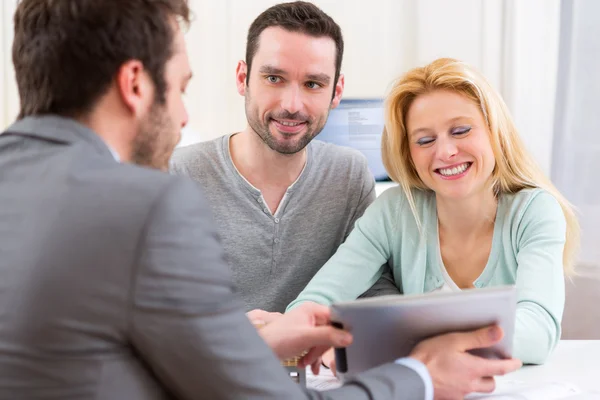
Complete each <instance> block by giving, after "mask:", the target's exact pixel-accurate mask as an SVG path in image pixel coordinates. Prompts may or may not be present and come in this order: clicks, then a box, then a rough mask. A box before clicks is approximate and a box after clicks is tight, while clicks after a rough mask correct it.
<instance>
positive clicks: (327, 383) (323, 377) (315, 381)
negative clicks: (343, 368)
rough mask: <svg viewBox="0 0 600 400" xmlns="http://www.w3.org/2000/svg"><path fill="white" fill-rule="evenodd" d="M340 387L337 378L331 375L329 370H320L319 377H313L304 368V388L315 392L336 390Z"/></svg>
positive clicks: (310, 372)
mask: <svg viewBox="0 0 600 400" xmlns="http://www.w3.org/2000/svg"><path fill="white" fill-rule="evenodd" d="M340 386H342V383H341V382H340V380H339V379H338V378H336V377H335V376H334V375H333V372H331V370H329V369H326V368H321V371H320V372H319V375H314V374H313V373H312V371H311V370H310V367H309V368H306V387H308V388H309V389H315V390H319V391H321V390H330V389H337V388H339V387H340Z"/></svg>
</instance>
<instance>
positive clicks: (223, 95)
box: [0, 0, 560, 173]
mask: <svg viewBox="0 0 600 400" xmlns="http://www.w3.org/2000/svg"><path fill="white" fill-rule="evenodd" d="M277 2H279V1H277V0H252V1H247V0H190V5H191V7H192V10H193V12H194V14H195V21H194V23H193V24H192V27H191V28H190V30H189V32H188V33H187V39H188V41H187V42H188V50H189V54H190V58H191V62H192V68H193V71H194V79H193V80H192V82H191V84H190V87H189V90H188V94H187V96H186V103H187V105H188V107H189V110H190V114H191V120H190V124H189V129H187V130H186V131H185V132H184V137H183V141H182V145H185V144H189V143H193V142H197V141H202V140H208V139H211V138H214V137H217V136H220V135H222V134H225V133H228V132H232V131H237V130H241V129H243V128H244V126H245V123H246V122H245V116H244V102H243V98H241V97H240V96H239V95H238V94H237V92H236V89H235V83H234V77H235V67H236V64H237V61H238V60H240V59H243V58H244V50H245V36H246V32H247V29H248V27H249V25H250V23H251V21H252V20H253V19H254V18H255V17H256V16H257V15H258V14H259V13H260V12H261V11H263V10H264V9H266V8H267V7H269V6H271V5H273V4H276V3H277ZM15 3H16V1H9V0H6V1H3V2H0V13H1V14H0V22H1V23H2V27H1V31H2V40H1V46H2V58H1V59H0V128H3V127H5V126H7V125H8V124H9V123H11V122H12V121H13V120H14V117H15V116H16V114H17V112H18V104H17V102H18V100H17V99H18V97H17V96H16V88H15V85H14V76H13V71H12V67H11V64H10V43H11V42H12V23H11V18H12V14H13V12H14V5H15ZM314 3H316V4H317V5H319V6H320V7H321V8H322V9H323V10H325V11H326V12H327V13H329V14H330V15H331V16H332V17H333V18H334V19H335V20H336V21H337V22H338V23H339V24H340V26H341V27H342V29H343V32H344V36H345V41H346V52H345V58H344V63H343V66H342V69H343V72H344V73H345V75H346V91H345V96H346V97H379V96H383V95H384V94H385V93H386V90H387V89H388V88H389V85H390V83H391V82H392V80H393V79H395V78H397V77H398V76H399V75H400V74H401V73H402V72H405V71H406V70H408V69H409V68H412V67H415V66H419V65H423V64H424V63H427V62H430V61H432V60H433V59H435V58H437V57H442V56H444V57H454V58H459V59H463V60H465V61H467V62H469V63H471V64H473V65H474V66H476V67H477V68H479V69H480V70H481V71H482V72H483V73H484V74H485V75H486V76H487V77H488V78H489V79H490V81H491V82H492V84H493V85H494V86H495V87H497V88H498V89H499V90H500V91H501V93H502V94H503V96H504V97H505V100H506V102H507V104H508V106H509V107H510V109H511V110H512V112H513V114H514V117H515V121H516V123H517V126H518V127H519V128H520V129H521V132H522V134H523V136H524V139H525V142H526V144H527V146H528V147H529V149H530V150H531V151H532V152H533V154H534V156H535V157H536V159H537V160H538V161H539V162H540V164H541V165H542V167H543V168H544V170H545V171H546V172H548V173H549V171H550V162H551V154H552V152H551V149H552V126H553V114H554V98H555V90H556V65H557V60H558V54H557V52H558V35H559V17H560V0H528V1H519V0H453V1H447V0H315V1H314Z"/></svg>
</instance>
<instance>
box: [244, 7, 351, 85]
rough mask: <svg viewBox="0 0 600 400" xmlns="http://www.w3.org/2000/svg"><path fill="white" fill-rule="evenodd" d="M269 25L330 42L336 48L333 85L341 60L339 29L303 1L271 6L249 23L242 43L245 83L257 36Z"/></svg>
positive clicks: (338, 72) (248, 77) (342, 46)
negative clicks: (244, 46) (324, 38)
mask: <svg viewBox="0 0 600 400" xmlns="http://www.w3.org/2000/svg"><path fill="white" fill-rule="evenodd" d="M272 26H277V27H281V28H283V29H285V30H286V31H289V32H299V33H304V34H306V35H309V36H313V37H324V36H325V37H330V38H331V39H333V41H334V42H335V48H336V54H335V79H334V80H333V84H334V85H335V84H336V83H337V81H338V78H339V76H340V70H341V68H342V57H343V56H344V38H343V37H342V30H341V29H340V26H339V25H338V24H337V23H336V22H335V21H334V20H333V19H332V18H331V17H330V16H329V15H327V14H325V13H324V12H323V11H322V10H321V9H320V8H318V7H317V6H315V5H314V4H312V3H308V2H305V1H295V2H293V3H282V4H277V5H274V6H273V7H271V8H268V9H267V10H265V11H264V12H263V13H262V14H260V15H259V16H258V17H256V19H255V20H254V22H252V25H250V29H249V30H248V38H247V41H246V64H247V65H248V76H247V78H246V83H248V80H249V79H250V69H251V68H252V59H253V58H254V55H255V54H256V51H257V50H258V46H259V37H260V34H261V33H262V32H263V31H264V30H265V29H267V28H270V27H272Z"/></svg>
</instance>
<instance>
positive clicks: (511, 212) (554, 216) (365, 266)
mask: <svg viewBox="0 0 600 400" xmlns="http://www.w3.org/2000/svg"><path fill="white" fill-rule="evenodd" d="M385 115H386V123H385V130H384V133H383V160H384V163H385V166H386V169H387V171H388V173H389V175H390V176H391V177H392V179H393V180H394V181H396V182H398V183H399V186H398V187H395V188H392V189H389V190H387V191H386V192H384V193H383V194H382V195H381V196H380V197H379V198H378V199H377V200H376V201H375V202H374V203H373V204H372V205H371V206H370V207H369V208H368V209H367V211H366V212H365V214H364V216H363V217H362V218H361V219H359V220H358V221H357V223H356V225H355V228H354V230H353V231H352V233H351V234H350V235H349V236H348V238H347V240H346V242H345V243H344V244H343V245H342V246H340V248H339V249H338V251H337V252H336V253H335V255H334V256H333V257H332V258H331V259H330V260H329V261H328V262H327V263H326V264H325V265H324V266H323V267H322V268H321V270H320V271H319V273H317V275H316V276H315V277H314V278H313V279H312V280H311V281H310V283H309V284H308V286H307V287H306V288H305V290H304V291H303V292H301V293H300V295H299V296H298V298H297V299H296V300H295V301H294V302H292V303H291V304H290V305H289V306H288V309H290V308H292V307H295V306H297V305H298V304H299V303H302V302H306V301H312V302H316V303H321V304H331V303H333V302H336V301H344V300H351V299H355V298H356V297H358V296H359V295H360V294H361V293H362V292H364V291H365V290H367V289H368V288H369V287H371V285H373V283H375V281H376V280H377V279H378V278H379V276H380V275H381V271H382V265H384V264H386V263H389V264H390V266H391V267H392V269H393V272H394V279H395V281H396V284H397V285H398V287H399V288H400V289H401V290H402V292H403V293H405V294H413V293H424V292H432V291H437V290H455V291H458V290H461V289H466V288H473V287H475V288H482V287H488V286H498V285H506V284H516V287H517V290H518V305H517V317H516V318H517V320H516V327H515V339H514V356H515V357H516V358H519V359H521V360H522V361H523V362H524V363H533V364H541V363H543V362H544V361H545V360H546V359H547V357H548V355H549V354H550V353H551V352H552V350H553V349H554V347H555V346H556V344H557V342H558V340H559V339H560V322H561V318H562V313H563V307H564V275H565V274H566V273H567V274H568V273H569V272H571V271H572V269H573V257H574V252H575V249H576V247H577V244H578V236H579V235H578V233H579V228H578V222H577V219H576V217H575V215H574V213H573V210H572V208H571V206H570V205H569V203H568V202H567V201H566V200H565V199H564V197H563V196H562V195H561V194H560V193H559V192H558V191H557V190H556V188H555V187H554V186H553V185H552V183H551V182H550V180H549V179H548V178H546V177H545V176H544V174H543V173H542V172H541V171H540V169H539V168H538V166H537V165H536V164H535V162H534V161H533V158H532V157H531V155H530V154H529V153H528V152H527V150H526V149H525V146H524V144H523V142H522V141H521V139H520V138H519V135H518V133H517V131H516V129H515V126H514V124H513V121H512V119H511V116H510V114H509V112H508V109H507V107H506V105H505V104H504V102H503V101H502V99H501V97H500V95H499V94H498V93H497V92H496V91H495V90H494V89H493V88H492V87H491V86H490V85H489V83H488V82H487V81H486V79H485V78H484V77H483V76H481V75H480V74H479V73H477V72H476V71H475V70H473V69H472V68H471V67H470V66H468V65H467V64H465V63H463V62H460V61H457V60H453V59H439V60H436V61H434V62H433V63H431V64H429V65H427V66H425V67H422V68H416V69H413V70H411V71H409V72H408V73H407V74H405V75H404V76H403V77H402V78H401V79H400V80H399V81H397V82H396V83H395V85H394V87H393V89H392V91H391V93H390V94H389V96H388V99H387V101H386V112H385Z"/></svg>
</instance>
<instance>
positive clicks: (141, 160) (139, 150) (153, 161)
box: [132, 103, 177, 171]
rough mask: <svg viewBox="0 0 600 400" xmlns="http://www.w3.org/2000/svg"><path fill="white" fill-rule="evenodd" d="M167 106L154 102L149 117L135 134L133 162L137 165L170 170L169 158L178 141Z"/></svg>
mask: <svg viewBox="0 0 600 400" xmlns="http://www.w3.org/2000/svg"><path fill="white" fill-rule="evenodd" d="M174 126H175V125H174V124H173V122H172V120H171V118H170V117H169V114H168V113H167V111H166V106H165V105H162V104H158V103H154V104H153V105H152V108H151V109H150V111H149V113H148V117H147V118H146V119H145V120H144V121H142V123H141V126H140V130H139V132H138V133H137V135H136V136H135V139H134V142H133V150H132V162H133V163H134V164H137V165H141V166H146V167H150V168H155V169H160V170H162V171H168V169H169V160H170V159H171V155H172V153H173V150H174V149H175V146H176V145H177V142H175V138H176V137H177V135H176V134H175V133H174V132H172V130H173V127H174Z"/></svg>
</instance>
